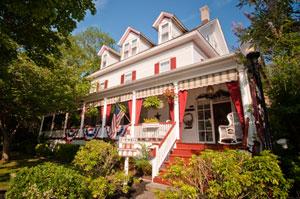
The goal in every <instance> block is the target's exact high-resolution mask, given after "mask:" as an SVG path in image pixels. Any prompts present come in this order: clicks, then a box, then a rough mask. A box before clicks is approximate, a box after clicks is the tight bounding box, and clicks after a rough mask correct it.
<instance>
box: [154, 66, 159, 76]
mask: <svg viewBox="0 0 300 199" xmlns="http://www.w3.org/2000/svg"><path fill="white" fill-rule="evenodd" d="M154 74H155V75H156V74H159V63H156V64H154Z"/></svg>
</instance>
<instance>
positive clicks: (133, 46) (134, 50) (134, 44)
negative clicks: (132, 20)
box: [131, 39, 137, 55]
mask: <svg viewBox="0 0 300 199" xmlns="http://www.w3.org/2000/svg"><path fill="white" fill-rule="evenodd" d="M136 53H137V39H134V40H132V41H131V54H132V55H135V54H136Z"/></svg>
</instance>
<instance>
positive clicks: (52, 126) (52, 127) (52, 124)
mask: <svg viewBox="0 0 300 199" xmlns="http://www.w3.org/2000/svg"><path fill="white" fill-rule="evenodd" d="M54 120H55V113H54V114H53V115H52V122H51V127H50V134H51V135H52V131H53V129H54Z"/></svg>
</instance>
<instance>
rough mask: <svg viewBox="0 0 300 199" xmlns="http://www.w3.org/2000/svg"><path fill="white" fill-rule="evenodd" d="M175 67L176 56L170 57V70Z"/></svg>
mask: <svg viewBox="0 0 300 199" xmlns="http://www.w3.org/2000/svg"><path fill="white" fill-rule="evenodd" d="M174 69H176V57H172V58H171V70H174Z"/></svg>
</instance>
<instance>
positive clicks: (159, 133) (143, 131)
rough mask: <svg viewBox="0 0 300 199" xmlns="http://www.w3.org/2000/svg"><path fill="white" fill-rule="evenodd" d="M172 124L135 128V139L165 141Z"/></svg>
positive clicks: (146, 125)
mask: <svg viewBox="0 0 300 199" xmlns="http://www.w3.org/2000/svg"><path fill="white" fill-rule="evenodd" d="M171 126H172V123H143V124H139V125H136V126H135V127H134V135H133V137H134V138H137V139H145V140H147V139H163V138H164V136H165V135H166V133H167V132H168V131H169V129H170V128H171Z"/></svg>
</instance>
